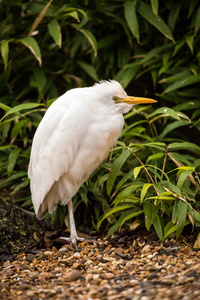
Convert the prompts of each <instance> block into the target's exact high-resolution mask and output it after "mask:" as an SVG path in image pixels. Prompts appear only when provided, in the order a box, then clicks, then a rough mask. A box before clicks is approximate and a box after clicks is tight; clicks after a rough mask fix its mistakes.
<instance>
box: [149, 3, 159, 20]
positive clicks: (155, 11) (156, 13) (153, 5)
mask: <svg viewBox="0 0 200 300" xmlns="http://www.w3.org/2000/svg"><path fill="white" fill-rule="evenodd" d="M158 5H159V2H158V0H151V8H152V10H153V13H154V14H155V15H156V16H158Z"/></svg>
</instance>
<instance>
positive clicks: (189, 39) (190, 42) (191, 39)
mask: <svg viewBox="0 0 200 300" xmlns="http://www.w3.org/2000/svg"><path fill="white" fill-rule="evenodd" d="M185 40H186V43H187V44H188V46H189V48H190V50H191V53H193V44H194V35H188V36H186V38H185Z"/></svg>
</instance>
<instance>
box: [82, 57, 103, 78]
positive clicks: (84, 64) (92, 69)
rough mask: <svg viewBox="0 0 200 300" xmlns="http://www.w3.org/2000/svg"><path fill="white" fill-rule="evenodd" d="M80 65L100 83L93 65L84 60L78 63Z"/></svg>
mask: <svg viewBox="0 0 200 300" xmlns="http://www.w3.org/2000/svg"><path fill="white" fill-rule="evenodd" d="M77 63H78V65H79V66H80V67H81V68H82V69H83V70H84V71H85V72H86V73H87V74H88V75H89V76H90V77H91V78H92V79H94V80H95V81H99V78H98V75H97V73H96V70H95V68H94V67H93V66H92V65H89V64H88V63H86V62H84V61H83V60H78V61H77Z"/></svg>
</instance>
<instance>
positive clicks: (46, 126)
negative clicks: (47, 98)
mask: <svg viewBox="0 0 200 300" xmlns="http://www.w3.org/2000/svg"><path fill="white" fill-rule="evenodd" d="M60 104H61V105H60ZM89 115H90V114H89V112H87V107H86V106H84V105H82V104H81V103H80V105H79V106H77V105H73V104H72V105H70V109H69V108H68V107H67V106H66V104H65V106H63V105H62V102H61V103H59V102H58V100H57V101H56V102H55V104H54V103H53V104H52V105H51V107H50V108H49V109H48V110H47V112H46V114H45V116H44V117H43V119H42V121H41V123H40V125H39V127H38V129H37V131H36V134H35V137H34V140H33V145H32V151H31V159H30V164H29V168H28V176H29V178H30V179H31V192H32V201H33V204H34V208H35V212H36V214H37V212H38V210H39V207H40V205H41V204H42V202H43V200H44V198H45V196H46V194H47V193H48V191H49V190H50V188H51V187H52V185H53V184H54V182H55V181H58V180H59V178H60V177H61V176H62V175H63V174H64V173H67V172H68V170H69V168H70V167H71V165H72V164H73V162H74V159H75V157H76V156H77V152H78V151H79V147H80V143H81V142H82V138H83V137H84V136H85V132H86V131H87V128H88V126H87V124H88V122H89V121H90V120H89Z"/></svg>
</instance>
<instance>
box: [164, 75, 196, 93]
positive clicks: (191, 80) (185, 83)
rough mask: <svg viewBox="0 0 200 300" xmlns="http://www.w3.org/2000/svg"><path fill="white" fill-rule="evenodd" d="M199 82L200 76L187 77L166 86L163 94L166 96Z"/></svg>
mask: <svg viewBox="0 0 200 300" xmlns="http://www.w3.org/2000/svg"><path fill="white" fill-rule="evenodd" d="M198 82H200V75H191V76H188V77H187V78H185V79H181V80H178V81H176V82H175V83H173V84H171V85H170V86H168V87H167V88H166V89H165V90H164V91H163V94H167V93H171V92H173V91H175V90H178V89H180V88H182V87H185V86H188V85H191V84H195V83H198Z"/></svg>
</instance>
